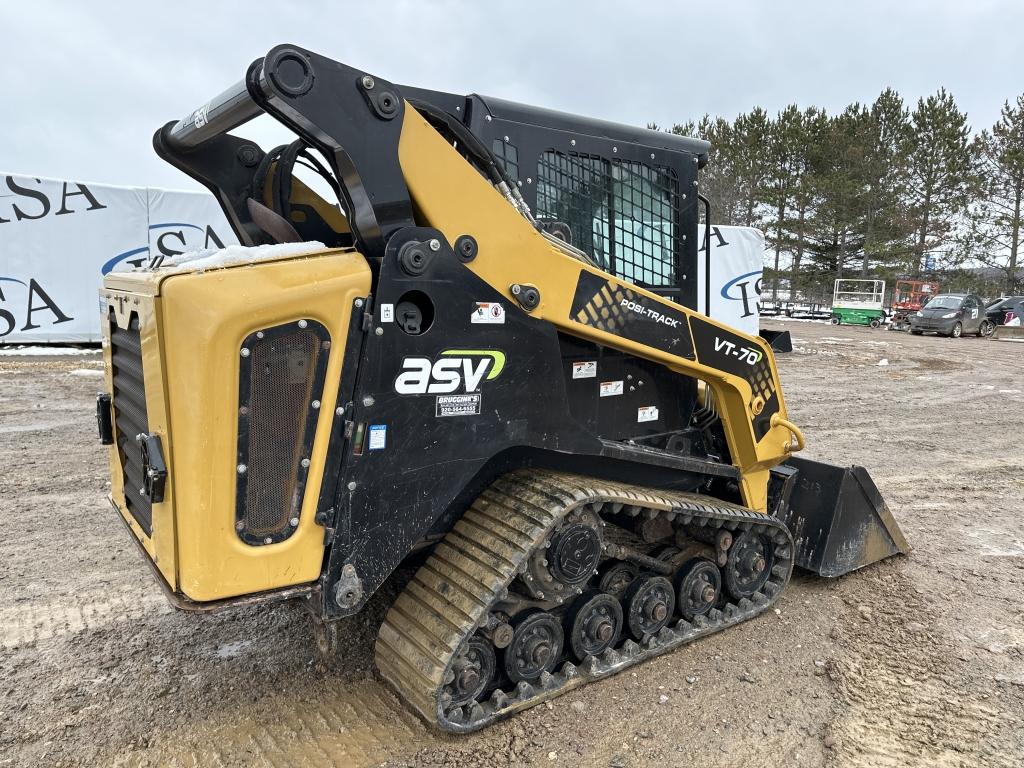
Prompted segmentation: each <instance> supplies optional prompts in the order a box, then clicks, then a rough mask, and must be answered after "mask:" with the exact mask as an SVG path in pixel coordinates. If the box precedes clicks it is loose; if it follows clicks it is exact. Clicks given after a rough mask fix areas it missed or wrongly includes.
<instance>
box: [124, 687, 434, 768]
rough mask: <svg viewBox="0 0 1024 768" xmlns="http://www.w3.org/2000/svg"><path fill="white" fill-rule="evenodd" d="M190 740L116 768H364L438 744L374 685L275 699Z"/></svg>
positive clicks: (193, 730) (175, 740) (191, 733)
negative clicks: (148, 766)
mask: <svg viewBox="0 0 1024 768" xmlns="http://www.w3.org/2000/svg"><path fill="white" fill-rule="evenodd" d="M254 704H255V706H254V707H253V709H245V710H243V709H236V710H233V711H230V712H224V713H222V714H220V715H218V716H217V717H216V718H215V719H214V720H213V721H212V722H207V723H205V724H203V725H202V726H200V727H198V728H197V727H190V728H188V730H187V732H168V733H165V734H163V736H162V738H161V743H160V744H159V745H158V746H155V747H153V748H151V749H147V750H144V751H140V752H132V753H130V754H128V755H122V756H119V757H118V758H117V759H115V760H114V762H113V765H116V766H122V765H123V766H128V765H138V764H140V763H144V762H146V759H147V758H148V759H150V761H151V762H155V763H156V764H158V765H162V766H163V765H166V766H196V765H200V766H225V767H227V766H236V765H268V766H273V767H274V768H277V767H280V768H291V767H292V766H297V765H318V766H338V768H362V767H365V766H375V765H379V764H381V763H382V762H385V761H386V760H389V759H400V758H402V757H406V756H409V755H412V754H414V753H415V752H416V751H417V750H418V749H420V748H421V747H422V746H423V745H424V744H425V743H427V742H429V741H434V740H436V737H433V738H432V735H431V734H428V733H427V732H426V730H425V728H424V726H423V725H422V724H420V722H419V721H418V720H416V718H415V717H414V716H413V715H411V714H410V713H409V712H408V711H407V710H405V709H404V708H403V707H402V706H401V703H400V702H399V701H398V700H397V699H396V698H395V697H394V696H393V695H391V693H390V691H389V690H387V689H385V688H383V687H382V686H381V684H380V683H379V682H377V681H375V680H366V681H363V682H360V681H356V682H353V683H346V684H342V685H340V686H338V687H337V688H336V689H335V690H334V691H333V693H332V695H331V696H330V697H329V698H321V699H319V700H306V699H303V698H295V697H292V696H289V697H274V698H273V699H271V700H270V701H262V702H257V703H254Z"/></svg>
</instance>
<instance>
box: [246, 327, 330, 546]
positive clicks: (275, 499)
mask: <svg viewBox="0 0 1024 768" xmlns="http://www.w3.org/2000/svg"><path fill="white" fill-rule="evenodd" d="M328 346H329V343H328V334H327V330H326V329H325V328H324V327H323V326H322V325H320V324H319V323H315V322H313V321H301V324H300V323H291V324H288V325H282V326H276V327H274V328H268V329H264V330H262V331H259V332H257V333H254V334H251V335H250V336H249V337H248V338H247V339H246V340H245V342H243V345H242V349H241V350H240V353H241V356H242V357H241V360H242V365H241V376H240V382H239V401H240V408H239V428H238V467H237V471H238V506H237V521H238V522H237V525H236V528H237V530H238V533H239V536H240V537H241V538H242V539H243V540H244V541H246V542H247V543H249V544H272V543H275V542H277V541H281V540H283V539H285V538H287V537H288V536H289V535H291V533H292V531H294V530H295V523H296V521H297V520H298V515H299V513H300V511H301V508H302V496H303V491H304V490H305V484H306V474H307V468H308V459H309V455H310V451H311V449H312V443H313V434H314V432H315V431H316V417H317V415H318V414H319V403H320V397H321V394H322V392H323V383H324V374H325V371H326V362H327V357H328V355H327V352H326V349H327V347H328Z"/></svg>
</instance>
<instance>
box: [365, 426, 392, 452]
mask: <svg viewBox="0 0 1024 768" xmlns="http://www.w3.org/2000/svg"><path fill="white" fill-rule="evenodd" d="M387 443H388V426H387V424H371V425H370V438H369V444H368V446H367V447H368V448H369V450H371V451H383V450H384V447H385V446H386V445H387Z"/></svg>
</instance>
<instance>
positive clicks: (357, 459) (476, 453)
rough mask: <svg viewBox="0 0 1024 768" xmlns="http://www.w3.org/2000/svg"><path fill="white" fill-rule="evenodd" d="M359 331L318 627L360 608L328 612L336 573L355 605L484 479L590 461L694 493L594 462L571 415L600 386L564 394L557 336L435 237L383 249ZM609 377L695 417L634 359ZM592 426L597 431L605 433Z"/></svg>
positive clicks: (626, 460) (414, 233) (669, 471)
mask: <svg viewBox="0 0 1024 768" xmlns="http://www.w3.org/2000/svg"><path fill="white" fill-rule="evenodd" d="M467 234H472V233H467ZM435 238H436V239H438V240H439V248H438V250H437V251H433V250H432V249H430V248H429V247H428V246H426V245H424V246H423V250H424V252H425V253H426V254H427V256H426V259H425V261H426V264H425V268H424V269H423V271H422V273H421V274H416V275H409V274H407V273H406V272H403V271H402V268H401V267H400V266H399V260H398V258H397V252H398V251H400V250H401V248H402V246H403V245H405V244H407V243H409V242H411V241H414V240H415V241H419V242H424V243H429V241H430V240H431V239H435ZM481 303H483V304H486V305H489V306H491V307H493V305H499V306H500V308H501V310H502V311H500V312H499V311H498V310H495V312H494V315H495V317H498V316H500V317H501V320H500V321H494V322H483V321H481V320H479V314H478V312H477V309H478V306H479V304H481ZM412 307H415V310H414V309H413V308H412ZM416 313H418V315H419V316H418V318H417V322H416V323H414V324H413V325H412V326H410V327H414V328H416V329H418V330H419V332H416V333H409V332H407V331H406V330H403V329H402V327H401V323H402V322H404V321H405V320H406V319H407V317H409V316H411V315H412V314H416ZM484 314H485V315H486V314H487V313H484ZM474 316H476V317H477V318H478V320H477V321H474V319H473V318H474ZM364 327H365V328H366V329H367V334H366V337H365V342H364V344H363V351H362V358H361V361H360V364H359V374H358V381H357V382H356V387H355V392H354V397H353V406H352V409H351V412H350V413H348V414H347V415H346V419H348V420H349V421H350V425H349V429H348V439H347V441H346V443H345V444H344V447H343V448H342V450H343V452H344V454H343V457H342V467H341V472H340V477H339V482H338V485H337V488H338V495H337V497H336V499H335V503H334V514H333V525H328V526H327V527H329V528H334V529H335V533H334V543H333V546H332V548H331V551H330V555H329V559H328V565H327V568H326V571H325V573H324V576H323V581H322V586H323V590H322V598H321V599H323V601H324V604H323V609H324V610H325V612H326V613H327V615H335V616H337V615H344V614H350V613H353V612H355V611H356V610H358V608H359V606H360V605H361V601H360V602H359V604H355V603H353V604H350V605H344V606H339V605H338V603H337V602H336V601H335V599H334V595H333V592H332V589H333V588H334V586H335V584H337V583H338V580H339V578H340V577H341V575H342V568H343V567H344V566H347V565H349V566H352V568H350V569H348V570H347V571H346V581H345V582H343V583H346V584H347V585H348V587H347V591H348V592H351V585H352V581H351V579H352V578H357V579H358V581H359V587H360V590H361V592H362V595H363V598H364V599H365V597H366V596H369V595H370V594H372V593H373V591H374V590H376V589H377V587H378V586H380V584H381V583H382V582H383V581H384V579H385V578H387V576H388V575H389V574H390V573H391V572H392V571H393V570H394V568H395V567H397V566H398V564H399V563H400V562H401V561H402V560H403V559H404V557H405V556H406V555H407V554H408V553H409V552H411V551H412V550H414V549H415V548H416V546H417V545H418V544H420V543H421V542H422V541H423V538H424V536H425V535H427V534H428V532H443V531H445V530H447V529H448V528H449V527H450V526H451V524H452V523H453V521H454V520H455V519H456V518H457V517H458V516H459V515H461V514H462V512H463V510H464V506H465V503H466V502H467V501H468V499H469V498H471V496H472V495H471V494H470V495H469V496H467V493H466V492H467V489H477V487H478V486H479V485H481V483H482V484H486V482H488V480H489V478H487V477H485V476H486V475H487V473H488V472H496V471H508V470H510V469H513V468H515V467H518V466H523V465H524V464H530V463H531V462H535V461H537V460H538V457H540V456H541V455H543V456H545V457H548V458H547V459H545V461H550V462H557V461H559V459H558V457H560V456H561V457H564V460H565V461H570V460H571V461H575V462H576V465H575V468H576V471H582V472H586V471H587V470H588V466H587V463H588V462H590V469H591V470H597V468H598V466H599V465H600V473H601V475H602V476H610V475H611V474H612V473H611V471H610V470H609V469H608V467H607V465H608V464H609V463H610V462H613V461H618V463H619V466H620V467H622V468H625V474H629V469H628V468H629V467H630V466H634V467H638V468H639V469H634V470H633V475H635V476H636V478H637V479H635V480H634V481H637V482H639V481H640V480H639V478H640V477H641V475H642V479H643V482H645V483H648V484H652V485H656V484H660V485H662V486H667V485H676V484H678V485H676V487H680V486H685V487H688V488H695V487H697V486H698V485H699V484H700V482H701V480H702V478H701V475H700V474H698V473H696V472H694V473H690V472H689V471H686V469H680V468H677V467H675V466H674V465H673V464H672V463H671V462H667V463H662V464H661V465H660V466H659V465H657V464H654V463H652V464H650V465H647V466H645V464H643V463H640V461H641V460H636V461H635V462H634V463H632V464H631V461H630V460H631V458H632V457H626V456H619V457H615V459H607V458H601V457H602V456H604V455H605V453H606V447H605V444H604V443H603V442H602V441H601V440H600V439H599V438H598V436H597V434H596V431H595V429H594V426H593V424H592V423H591V424H588V423H586V422H587V421H588V419H585V418H584V419H578V418H575V417H574V415H573V409H572V408H571V407H570V400H571V399H572V398H574V397H576V396H580V397H588V398H590V399H591V400H593V399H595V398H599V388H600V385H601V383H602V382H601V380H600V379H599V377H597V376H595V377H592V378H587V379H585V380H577V381H576V385H575V386H577V387H580V388H581V389H579V390H578V391H576V392H575V393H574V395H572V396H571V395H570V393H569V392H568V391H567V381H571V379H568V380H567V378H566V374H565V368H564V366H565V365H568V364H569V363H568V362H565V361H563V351H562V347H561V341H560V339H559V335H558V333H557V332H556V330H555V328H554V326H552V325H551V324H550V323H546V322H543V321H539V320H536V319H534V318H532V317H531V316H530V315H529V314H527V313H526V312H525V311H523V310H522V309H520V308H519V307H518V305H516V304H514V303H511V302H508V301H507V300H505V299H504V298H503V297H502V295H501V294H499V293H497V292H495V291H494V290H493V289H492V288H491V287H490V286H489V285H487V284H486V283H484V282H483V281H482V280H480V279H479V278H477V277H476V276H475V275H473V273H472V272H470V271H469V270H468V269H467V268H466V267H465V265H464V264H462V263H461V262H460V261H459V259H458V257H457V256H456V255H455V253H454V252H453V251H452V249H451V247H450V245H449V244H448V243H445V242H444V240H443V238H442V237H441V235H440V233H437V232H436V231H434V230H429V229H418V228H417V229H408V230H403V231H401V232H399V233H398V234H396V235H395V236H394V237H393V238H392V240H391V241H390V242H389V244H388V253H387V255H386V256H385V258H384V261H383V264H382V266H381V271H380V278H379V282H378V285H377V291H376V294H375V296H374V307H373V309H372V321H371V322H367V323H366V324H365V325H364ZM616 365H621V366H624V367H622V368H621V370H622V372H623V373H624V374H625V375H626V376H628V375H629V372H630V371H631V370H635V371H636V372H637V373H638V374H640V375H642V376H644V377H645V384H644V385H643V386H644V388H645V389H646V388H647V387H651V388H652V389H653V390H654V392H656V393H659V394H658V397H660V398H661V401H660V405H659V409H661V408H663V409H664V410H663V413H665V414H666V416H670V417H671V418H672V419H673V420H674V419H679V420H682V419H684V417H685V416H686V413H687V411H688V410H689V408H691V407H692V400H690V399H689V398H688V397H687V396H686V395H687V392H686V390H685V389H683V390H679V391H680V393H681V395H682V398H681V400H680V402H671V398H672V397H674V394H675V393H674V392H673V390H671V389H670V388H665V389H664V390H663V391H660V392H659V389H658V386H659V385H658V384H657V383H656V382H655V381H654V379H653V373H652V372H651V371H648V370H646V369H644V368H643V367H641V366H640V364H638V363H637V362H636V361H635V360H634V361H627V360H624V359H621V358H620V360H619V362H618V363H616ZM623 380H624V381H626V379H623ZM637 389H638V390H639V387H637ZM584 390H589V391H584ZM623 397H625V396H623ZM601 399H605V400H607V399H609V398H601ZM612 399H614V398H612ZM620 399H621V398H620ZM631 410H632V416H631V419H629V421H630V423H629V424H628V425H627V424H625V423H623V424H621V425H620V427H619V429H621V431H628V432H632V433H633V434H636V433H637V431H644V428H645V426H646V425H645V424H643V423H639V424H638V422H637V415H636V414H637V410H636V408H632V409H631ZM623 418H624V417H623ZM609 419H610V422H609V423H613V422H614V417H612V416H610V417H609ZM624 421H625V418H624ZM597 428H598V429H604V426H603V422H602V423H601V424H599V425H598V427H597ZM658 428H660V427H658ZM591 457H592V458H591ZM669 458H671V457H669ZM502 462H505V463H502ZM695 466H696V464H695ZM482 478H483V479H482ZM397 520H400V521H401V524H400V525H398V524H396V523H395V521H397ZM329 522H330V521H329Z"/></svg>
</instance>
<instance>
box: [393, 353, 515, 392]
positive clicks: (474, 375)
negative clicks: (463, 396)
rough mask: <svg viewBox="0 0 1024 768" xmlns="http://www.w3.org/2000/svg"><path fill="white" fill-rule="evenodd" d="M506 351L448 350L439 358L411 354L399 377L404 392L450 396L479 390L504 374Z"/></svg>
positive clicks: (398, 387)
mask: <svg viewBox="0 0 1024 768" xmlns="http://www.w3.org/2000/svg"><path fill="white" fill-rule="evenodd" d="M504 368H505V353H504V352H499V351H498V350H496V349H446V350H445V351H444V352H442V353H441V354H440V355H438V358H437V359H436V360H431V359H430V358H429V357H407V358H405V359H404V360H402V372H401V373H400V374H398V377H397V378H396V379H395V392H397V393H398V394H400V395H448V394H451V393H452V392H460V391H461V392H466V393H470V392H476V391H478V390H479V389H480V385H481V384H482V383H483V382H484V381H491V380H492V379H496V378H498V376H500V375H501V372H502V370H503V369H504Z"/></svg>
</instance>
